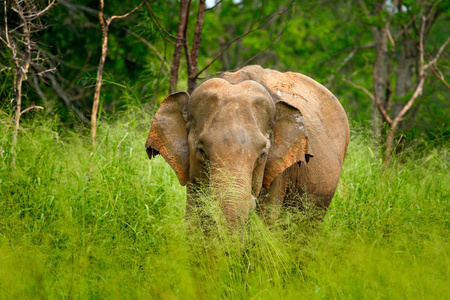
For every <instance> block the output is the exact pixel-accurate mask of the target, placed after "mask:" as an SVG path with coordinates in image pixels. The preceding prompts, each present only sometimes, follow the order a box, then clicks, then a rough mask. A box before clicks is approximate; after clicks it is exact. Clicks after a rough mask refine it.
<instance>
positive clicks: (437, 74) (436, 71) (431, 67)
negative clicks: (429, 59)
mask: <svg viewBox="0 0 450 300" xmlns="http://www.w3.org/2000/svg"><path fill="white" fill-rule="evenodd" d="M430 69H431V71H433V73H434V75H435V76H436V77H437V78H438V79H439V80H440V81H442V83H443V84H444V85H445V86H446V87H447V88H448V89H450V84H449V83H448V82H447V81H446V80H445V78H444V74H442V72H441V71H440V70H439V69H438V68H437V67H436V66H434V65H430Z"/></svg>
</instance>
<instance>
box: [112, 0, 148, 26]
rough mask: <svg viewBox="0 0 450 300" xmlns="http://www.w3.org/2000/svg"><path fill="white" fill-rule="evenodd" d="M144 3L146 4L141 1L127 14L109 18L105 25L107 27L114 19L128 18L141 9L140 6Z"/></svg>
mask: <svg viewBox="0 0 450 300" xmlns="http://www.w3.org/2000/svg"><path fill="white" fill-rule="evenodd" d="M144 3H147V1H145V0H144V1H142V2H141V3H140V4H139V5H138V6H136V7H135V8H133V9H132V10H130V11H129V12H128V13H126V14H124V15H121V16H111V17H109V18H108V19H107V20H106V23H107V24H108V25H109V24H110V23H111V21H112V20H115V19H124V18H126V17H128V16H129V15H131V14H132V13H134V12H135V11H136V10H137V9H138V8H139V7H141V6H142V5H144Z"/></svg>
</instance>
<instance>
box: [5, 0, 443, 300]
mask: <svg viewBox="0 0 450 300" xmlns="http://www.w3.org/2000/svg"><path fill="white" fill-rule="evenodd" d="M100 3H103V1H81V0H79V1H68V0H56V1H53V2H52V1H25V0H22V1H18V0H14V1H13V0H7V1H2V5H1V7H2V9H1V17H0V30H1V31H0V37H1V38H2V40H0V44H1V47H0V70H1V72H0V126H1V134H0V159H1V177H0V185H1V191H0V196H1V200H0V210H1V217H0V253H1V254H2V256H1V257H0V266H2V267H0V269H1V270H2V271H0V291H2V293H3V294H4V295H6V297H7V298H8V297H16V296H19V295H25V296H30V295H34V294H35V293H38V294H41V295H46V296H48V295H51V296H58V297H59V296H65V297H71V296H82V297H83V296H91V297H92V296H93V297H101V298H103V296H114V295H116V296H117V295H123V290H122V288H123V287H127V289H128V290H131V291H132V292H130V293H131V294H130V295H131V297H134V296H137V297H139V296H148V295H151V296H155V295H156V296H157V297H160V298H170V297H182V296H183V295H184V294H183V293H184V292H185V293H186V294H187V295H189V296H190V297H191V298H198V296H199V295H202V296H204V297H211V296H213V297H238V298H240V297H243V298H247V297H250V296H252V297H253V296H258V295H259V297H263V298H265V297H270V295H278V296H279V297H282V296H286V295H287V296H291V297H294V296H295V295H298V294H297V293H303V294H305V293H306V294H307V295H311V297H318V298H321V297H325V298H329V297H333V298H335V297H342V296H345V297H346V298H348V297H347V296H348V295H351V296H353V297H355V298H360V297H359V296H361V295H365V296H369V295H380V294H381V295H385V296H391V295H394V296H395V295H396V296H398V297H399V298H402V297H404V296H415V295H417V293H419V295H421V296H423V297H425V298H428V297H427V295H431V296H436V297H438V298H439V297H440V296H442V295H444V294H445V282H446V280H448V276H449V274H448V270H449V269H450V268H449V250H448V249H450V247H448V245H449V244H448V236H449V234H448V233H449V226H450V223H449V222H448V220H449V216H450V209H449V206H450V205H449V197H450V196H449V195H450V192H449V186H450V182H449V181H450V178H449V175H448V167H449V166H450V156H449V140H450V118H449V115H450V101H449V88H450V85H449V83H448V82H447V81H446V79H445V78H448V76H449V75H450V68H449V67H450V60H449V58H450V46H448V43H449V37H450V3H449V2H448V1H439V0H437V1H406V0H403V1H365V0H345V1H327V0H324V1H284V0H281V1H270V0H267V1H255V0H241V1H236V0H233V1H232V0H224V1H187V0H181V1H170V0H168V1H144V2H140V1H106V2H105V3H104V4H103V7H102V6H101V5H100V6H99V4H100ZM100 11H101V16H100V18H101V20H103V22H102V23H103V25H101V22H100V20H99V12H100ZM114 16H115V17H114ZM180 20H181V22H180ZM25 29H27V30H25ZM106 38H107V39H106ZM102 57H103V58H104V59H105V60H104V61H102ZM247 64H259V65H261V66H263V67H265V68H271V69H275V70H278V71H282V72H284V71H293V72H299V73H302V74H305V75H308V76H310V77H311V78H313V79H315V80H317V81H318V82H320V83H322V84H323V85H325V86H326V87H327V88H328V89H330V90H331V91H332V92H333V93H334V94H335V95H336V96H337V98H338V99H339V100H340V102H341V103H342V105H343V107H344V109H345V110H346V112H347V115H348V117H349V120H350V123H351V127H352V140H351V144H350V150H349V154H348V157H347V159H346V163H345V165H344V171H343V176H342V179H341V181H340V186H339V188H338V192H337V194H336V197H335V199H334V200H333V201H334V202H333V204H332V206H331V207H330V212H329V213H328V214H327V217H326V219H325V223H324V225H323V228H322V231H321V233H320V234H314V235H312V237H310V238H307V237H306V236H310V234H308V230H306V229H304V227H308V226H298V224H299V223H298V222H297V223H295V222H294V223H295V224H297V225H295V226H294V225H292V226H291V225H289V226H287V225H286V222H288V221H287V220H288V219H289V218H291V217H292V215H289V216H290V217H287V216H285V218H284V219H283V220H281V221H280V225H279V227H277V229H276V230H274V231H272V232H271V233H270V232H266V231H265V229H263V227H261V226H262V225H261V224H259V223H258V222H257V221H254V222H256V223H257V224H259V225H254V226H255V227H254V228H258V229H257V230H254V231H251V230H250V231H251V232H250V233H249V234H251V235H252V238H250V240H252V241H253V244H251V243H250V245H249V246H248V250H247V252H246V253H247V256H246V258H245V259H244V258H242V257H241V256H240V255H238V254H236V255H234V256H233V255H230V254H229V253H227V254H223V255H222V256H220V255H218V254H216V256H215V258H216V259H217V260H218V263H217V264H216V265H215V266H214V268H215V269H214V270H216V271H215V272H213V271H211V266H210V265H202V264H200V265H198V270H199V271H198V272H197V274H194V275H193V274H192V271H191V269H190V267H189V265H190V264H191V262H190V258H188V257H187V256H186V255H184V256H183V255H179V254H180V253H181V252H182V250H186V248H188V246H187V245H186V244H185V240H184V239H185V237H184V234H182V233H181V232H184V229H183V226H182V225H180V224H181V223H182V220H183V214H184V210H183V206H184V191H183V189H182V188H180V187H179V186H178V185H177V183H176V177H174V175H173V173H172V171H171V170H170V168H169V167H167V165H165V164H164V162H163V161H162V160H155V161H152V162H150V161H148V159H147V158H146V154H145V151H144V143H145V140H146V134H147V133H148V129H149V128H150V124H151V118H152V116H153V114H154V113H155V112H156V110H157V108H158V107H159V104H160V103H161V102H162V100H163V99H164V98H165V96H167V95H168V93H169V92H170V91H178V90H186V91H188V90H189V91H192V89H193V88H194V86H195V84H197V85H198V84H199V83H201V82H202V81H203V80H205V79H208V78H211V77H214V76H217V75H219V74H220V72H223V71H230V70H235V69H238V68H240V67H242V66H244V65H247ZM99 76H102V78H101V80H99ZM19 103H20V105H19V106H20V107H18V104H19ZM96 105H97V107H98V108H95V107H96ZM96 110H98V112H97V111H96ZM93 111H94V113H92V112H93ZM93 116H94V118H93ZM97 118H98V122H97ZM94 119H95V120H94ZM93 124H95V126H94V127H93V126H92V125H93ZM97 128H98V133H97V132H96V131H97ZM93 135H94V136H93ZM94 141H96V143H94ZM292 218H293V219H295V218H300V219H302V218H303V217H298V216H297V217H292ZM289 220H290V219H289ZM302 220H303V219H302ZM297 221H298V220H297ZM289 222H290V221H289ZM300 223H301V222H300ZM289 224H291V223H289ZM303 225H305V224H303ZM180 226H181V227H180ZM258 226H259V227H258ZM286 226H287V227H289V228H290V229H289V230H288V231H286ZM277 230H279V231H277ZM305 230H306V231H305ZM255 232H256V233H255ZM280 232H281V233H280ZM305 232H307V233H305ZM355 236H357V237H358V240H357V241H355V240H354V237H355ZM294 237H295V238H294ZM298 239H301V240H298ZM305 239H306V240H308V242H306V241H305ZM310 239H312V240H310ZM263 240H264V241H263ZM267 241H269V242H267ZM350 241H351V243H350ZM213 244H214V243H213ZM220 244H223V240H222V241H221V243H220ZM225 244H227V243H225ZM292 244H296V246H292ZM350 244H351V245H352V246H350ZM180 245H182V246H180ZM216 246H217V245H216ZM179 247H181V248H180V249H181V250H179V249H178V248H179ZM217 247H219V246H217ZM220 247H222V246H220ZM220 247H219V248H220ZM264 247H266V248H264ZM299 247H300V248H299ZM263 249H264V251H263ZM355 249H359V250H355ZM179 251H181V252H179ZM283 251H284V252H283ZM259 252H265V253H269V254H267V255H266V256H264V255H260V254H257V253H259ZM349 253H351V254H349ZM393 253H395V254H393ZM399 253H403V254H399ZM391 255H395V258H392V257H391ZM402 255H404V256H402ZM299 256H301V258H299ZM343 258H345V259H347V261H348V263H347V264H344V265H342V263H341V262H342V259H343ZM376 261H378V262H379V264H376V263H375V262H376ZM30 266H31V267H30ZM158 268H159V269H158ZM217 270H220V272H217ZM230 270H232V271H230ZM354 270H356V273H358V274H360V275H361V276H360V277H361V278H359V279H358V280H356V279H355V278H353V277H352V276H351V275H350V274H351V273H352V272H353V271H354ZM194 273H195V272H194ZM405 273H408V274H412V275H411V276H404V274H405ZM413 273H414V274H416V275H414V274H413ZM418 273H420V274H421V275H417V274H418ZM11 274H13V275H12V276H11ZM115 274H118V275H115ZM155 274H156V275H155ZM400 274H402V276H403V278H404V280H400V279H398V278H400V277H401V276H400ZM158 275H160V276H158ZM164 275H167V276H168V278H166V279H164ZM117 276H118V277H117ZM202 276H203V277H202ZM205 276H207V278H208V279H211V281H212V282H214V284H212V285H210V286H206V285H205V284H204V282H203V281H202V280H200V279H199V278H203V279H204V277H205ZM332 278H333V279H332ZM363 278H364V279H363ZM174 280H175V281H177V280H178V281H179V282H181V281H183V280H184V281H185V283H183V284H173V283H172V281H174ZM186 282H188V283H186ZM267 282H268V283H270V284H269V285H268V286H266V285H265V283H267ZM432 282H433V284H431V283H432ZM262 287H264V289H263V291H264V292H263V293H262V294H261V290H260V289H261V288H262ZM183 291H184V292H183Z"/></svg>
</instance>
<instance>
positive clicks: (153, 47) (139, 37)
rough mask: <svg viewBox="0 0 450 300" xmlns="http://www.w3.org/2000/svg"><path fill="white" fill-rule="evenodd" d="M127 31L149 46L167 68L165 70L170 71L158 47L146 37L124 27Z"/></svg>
mask: <svg viewBox="0 0 450 300" xmlns="http://www.w3.org/2000/svg"><path fill="white" fill-rule="evenodd" d="M125 30H126V31H127V32H128V33H130V34H131V35H132V36H134V37H135V38H137V39H139V40H140V41H141V42H143V43H144V44H145V45H146V46H147V47H149V48H150V49H151V50H152V51H153V52H155V54H156V56H158V58H159V59H160V60H161V62H163V64H164V66H165V67H166V68H167V72H170V66H169V65H168V64H167V62H166V60H165V59H164V57H163V56H162V55H161V53H159V51H158V49H156V47H155V46H153V45H152V44H151V43H150V42H149V41H147V40H146V39H144V38H143V37H142V36H140V35H139V34H137V33H135V32H133V31H131V30H129V29H125Z"/></svg>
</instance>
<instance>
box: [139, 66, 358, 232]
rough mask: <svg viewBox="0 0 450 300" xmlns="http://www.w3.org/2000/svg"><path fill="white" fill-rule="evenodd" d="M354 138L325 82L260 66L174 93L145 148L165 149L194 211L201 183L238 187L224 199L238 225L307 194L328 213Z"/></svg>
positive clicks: (231, 219)
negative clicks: (256, 214) (185, 187)
mask: <svg viewBox="0 0 450 300" xmlns="http://www.w3.org/2000/svg"><path fill="white" fill-rule="evenodd" d="M349 136H350V130H349V124H348V119H347V116H346V113H345V111H344V109H343V107H342V105H341V104H340V102H339V101H338V100H337V98H336V97H335V96H334V95H333V94H332V93H331V92H330V91H329V90H328V89H327V88H325V87H324V86H323V85H321V84H319V83H318V82H316V81H315V80H313V79H311V78H309V77H307V76H305V75H302V74H299V73H294V72H285V73H281V72H279V71H275V70H271V69H264V68H262V67H261V66H258V65H253V66H246V67H244V68H241V69H239V70H238V71H236V72H225V73H223V74H222V75H221V76H219V77H218V78H212V79H208V80H206V81H204V82H203V83H201V84H200V85H199V86H198V87H197V88H196V89H195V90H194V91H193V93H192V95H189V94H188V93H186V92H184V91H181V92H176V93H173V94H170V95H169V96H168V97H167V98H165V99H164V101H163V102H162V103H161V105H160V107H159V109H158V111H157V112H156V114H155V116H154V118H153V121H152V125H151V128H150V133H149V136H148V139H147V142H146V144H145V147H146V151H147V154H148V157H149V158H150V159H152V158H153V157H155V156H156V155H158V154H160V155H161V156H162V157H163V158H164V159H165V160H166V161H167V163H168V164H169V165H170V166H171V167H172V169H173V170H174V171H175V174H176V176H177V177H178V180H179V182H180V184H181V185H183V186H184V185H187V201H186V205H187V211H189V208H190V207H192V206H195V205H196V202H195V199H196V193H197V192H196V191H197V189H196V186H198V185H199V184H200V182H205V181H206V182H208V183H216V184H220V185H219V186H220V188H219V189H220V190H227V189H231V188H232V189H237V190H238V192H236V193H235V194H233V195H234V196H232V197H231V196H230V197H228V198H227V197H225V199H224V200H222V201H223V203H221V204H220V208H221V211H222V213H223V215H224V217H225V220H226V224H229V225H230V226H232V227H233V226H239V224H245V222H246V221H247V219H248V216H249V212H250V211H251V210H252V209H254V208H255V207H256V206H257V210H258V212H260V214H263V212H264V211H266V210H268V209H269V208H274V207H282V206H284V205H294V206H295V205H300V203H299V202H300V200H298V199H301V197H302V196H305V195H307V199H308V200H307V201H310V202H311V203H313V206H314V207H319V208H320V209H323V210H324V211H325V212H326V210H327V208H328V206H329V205H330V202H331V200H332V198H333V196H334V194H335V190H336V187H337V184H338V181H339V177H340V173H341V167H342V164H343V161H344V157H345V154H346V151H347V146H348V143H349ZM223 170H225V171H226V174H228V175H224V174H225V173H224V172H223ZM225 177H232V178H235V180H234V181H232V182H229V183H228V179H227V178H225ZM230 198H231V199H230Z"/></svg>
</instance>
